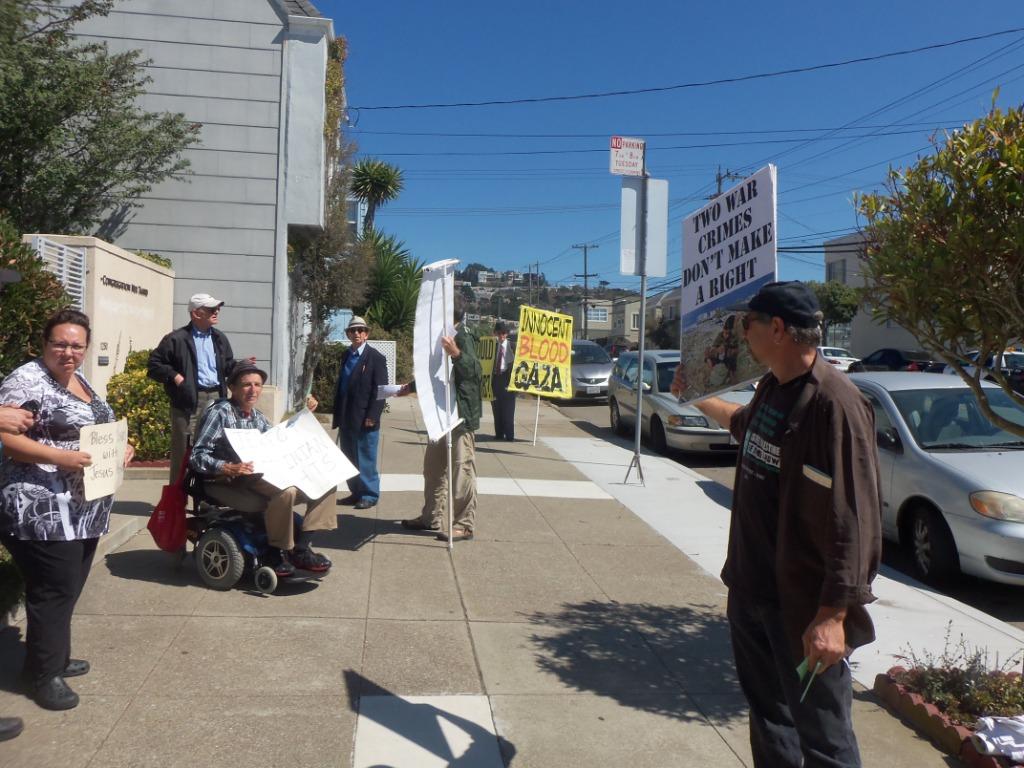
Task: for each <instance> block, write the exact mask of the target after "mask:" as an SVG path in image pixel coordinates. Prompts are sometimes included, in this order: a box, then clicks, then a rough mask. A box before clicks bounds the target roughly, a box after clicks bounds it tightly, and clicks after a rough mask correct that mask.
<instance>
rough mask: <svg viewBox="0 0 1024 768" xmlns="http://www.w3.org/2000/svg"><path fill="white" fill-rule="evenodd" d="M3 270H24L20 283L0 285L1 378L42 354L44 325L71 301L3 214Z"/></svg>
mask: <svg viewBox="0 0 1024 768" xmlns="http://www.w3.org/2000/svg"><path fill="white" fill-rule="evenodd" d="M0 269H13V270H15V271H17V272H20V273H21V282H20V283H11V284H9V285H5V286H3V287H2V288H0V291H2V293H0V378H2V377H3V376H4V375H5V374H8V373H10V372H11V371H12V370H14V369H15V368H17V367H18V366H19V365H21V364H22V363H24V362H25V361H26V360H30V359H31V358H33V357H36V356H38V355H41V354H42V353H43V348H42V342H43V327H44V326H45V325H46V321H47V320H49V319H50V316H51V315H52V314H53V313H54V312H56V311H57V310H58V309H61V308H62V307H65V306H68V305H69V304H70V303H71V301H70V299H69V298H68V295H67V294H66V293H65V292H64V286H62V285H61V284H60V281H59V280H57V278H56V277H54V276H53V275H52V274H50V273H49V272H47V271H46V270H45V269H43V263H42V262H41V261H40V260H39V258H38V257H37V256H36V253H35V251H33V250H32V249H31V248H30V247H29V246H27V245H25V244H23V243H22V242H21V236H20V235H19V234H18V230H17V229H16V228H15V227H14V225H13V224H12V223H11V221H10V219H7V218H5V217H3V216H2V215H0Z"/></svg>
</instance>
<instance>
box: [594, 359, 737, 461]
mask: <svg viewBox="0 0 1024 768" xmlns="http://www.w3.org/2000/svg"><path fill="white" fill-rule="evenodd" d="M638 359H639V353H638V352H623V353H622V354H621V355H619V359H618V360H617V361H616V363H615V367H614V368H613V369H612V376H611V379H610V380H609V383H608V412H609V420H610V421H611V426H612V429H614V430H615V431H616V432H617V433H619V434H620V435H625V434H629V433H630V428H631V427H633V426H634V425H635V424H636V387H637V382H638V381H640V374H639V370H638V369H639V366H638ZM677 365H679V350H652V351H649V352H646V351H645V352H644V365H643V388H644V395H643V398H644V399H643V415H642V418H641V423H642V426H641V430H642V434H643V435H645V436H647V437H649V439H650V443H651V447H652V448H653V449H654V450H655V451H657V452H658V453H665V452H666V451H667V450H668V449H669V448H674V449H676V450H680V451H694V452H698V453H718V452H720V451H735V450H736V443H735V442H734V441H733V440H732V438H731V437H730V435H729V431H728V430H726V429H723V428H722V427H720V426H718V424H717V423H716V422H715V421H713V420H712V419H710V418H709V417H707V416H705V415H704V414H703V413H701V412H700V411H698V410H697V409H696V408H694V407H693V406H692V405H680V404H679V402H678V401H677V400H676V398H675V397H674V396H673V395H672V393H671V391H670V389H671V386H672V377H673V376H674V375H675V370H676V366H677ZM753 396H754V393H753V391H752V390H751V391H743V392H729V393H728V394H727V395H725V396H724V397H725V399H727V400H731V401H733V402H737V403H740V404H746V403H749V402H750V400H751V398H752V397H753Z"/></svg>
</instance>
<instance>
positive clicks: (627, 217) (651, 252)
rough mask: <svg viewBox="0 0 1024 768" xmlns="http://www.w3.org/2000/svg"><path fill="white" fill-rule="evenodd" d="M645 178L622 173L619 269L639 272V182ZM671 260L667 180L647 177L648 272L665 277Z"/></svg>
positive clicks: (621, 271)
mask: <svg viewBox="0 0 1024 768" xmlns="http://www.w3.org/2000/svg"><path fill="white" fill-rule="evenodd" d="M641 184H643V179H639V178H633V177H623V179H622V218H621V221H620V228H619V232H620V235H619V237H620V241H619V243H620V244H619V272H620V273H621V274H623V275H639V274H640V265H639V259H638V254H637V252H638V251H639V250H640V230H639V228H638V227H637V224H638V222H639V221H640V185H641ZM667 264H668V181H666V180H665V179H647V276H648V277H664V276H665V271H666V269H667Z"/></svg>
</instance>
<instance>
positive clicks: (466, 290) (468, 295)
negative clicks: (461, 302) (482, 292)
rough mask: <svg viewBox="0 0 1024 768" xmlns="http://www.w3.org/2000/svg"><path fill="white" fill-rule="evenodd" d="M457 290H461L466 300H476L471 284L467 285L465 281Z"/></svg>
mask: <svg viewBox="0 0 1024 768" xmlns="http://www.w3.org/2000/svg"><path fill="white" fill-rule="evenodd" d="M459 290H461V291H462V295H463V297H464V298H465V299H466V301H468V302H475V301H476V294H475V293H474V292H473V286H471V285H469V284H467V283H463V284H462V287H461V288H460V289H459Z"/></svg>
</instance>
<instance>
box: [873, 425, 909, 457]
mask: <svg viewBox="0 0 1024 768" xmlns="http://www.w3.org/2000/svg"><path fill="white" fill-rule="evenodd" d="M876 439H877V441H878V447H879V448H884V449H885V450H887V451H893V452H894V453H902V452H903V443H902V442H901V441H900V436H899V434H897V432H896V428H895V427H886V428H885V429H880V430H878V432H877V433H876Z"/></svg>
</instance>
